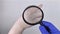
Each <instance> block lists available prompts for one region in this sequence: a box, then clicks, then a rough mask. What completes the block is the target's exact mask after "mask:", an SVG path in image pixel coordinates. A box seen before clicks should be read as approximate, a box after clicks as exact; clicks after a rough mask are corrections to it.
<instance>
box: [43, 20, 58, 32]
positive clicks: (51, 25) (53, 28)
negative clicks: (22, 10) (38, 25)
mask: <svg viewBox="0 0 60 34" xmlns="http://www.w3.org/2000/svg"><path fill="white" fill-rule="evenodd" d="M43 24H44V25H45V26H47V27H49V28H50V30H51V32H57V31H58V29H57V28H56V27H55V26H54V25H53V24H51V23H50V22H47V21H43Z"/></svg>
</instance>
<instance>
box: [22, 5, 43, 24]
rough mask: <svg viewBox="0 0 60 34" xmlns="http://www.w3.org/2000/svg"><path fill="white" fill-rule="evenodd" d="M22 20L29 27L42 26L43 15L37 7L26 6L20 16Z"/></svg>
mask: <svg viewBox="0 0 60 34" xmlns="http://www.w3.org/2000/svg"><path fill="white" fill-rule="evenodd" d="M22 17H23V20H24V21H25V23H27V24H29V25H36V24H42V20H43V18H44V13H43V11H42V9H41V8H39V7H38V6H34V5H32V6H28V7H27V8H26V9H25V10H24V11H23V14H22Z"/></svg>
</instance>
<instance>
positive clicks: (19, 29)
mask: <svg viewBox="0 0 60 34" xmlns="http://www.w3.org/2000/svg"><path fill="white" fill-rule="evenodd" d="M39 7H40V8H41V7H42V4H40V5H39ZM29 27H31V25H28V24H26V23H25V22H24V21H23V19H22V15H21V17H20V18H19V19H18V20H17V21H16V22H15V24H14V25H13V26H12V28H11V29H10V31H9V33H8V34H22V33H23V31H24V30H25V29H27V28H29Z"/></svg>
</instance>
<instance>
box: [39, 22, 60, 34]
mask: <svg viewBox="0 0 60 34" xmlns="http://www.w3.org/2000/svg"><path fill="white" fill-rule="evenodd" d="M43 24H44V25H45V26H47V27H49V29H50V32H48V31H47V30H46V28H45V27H44V26H40V27H39V29H40V31H41V33H42V34H60V31H59V30H58V29H57V28H56V27H55V26H54V25H53V24H51V23H50V22H47V21H43Z"/></svg>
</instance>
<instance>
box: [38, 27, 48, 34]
mask: <svg viewBox="0 0 60 34" xmlns="http://www.w3.org/2000/svg"><path fill="white" fill-rule="evenodd" d="M39 29H40V30H41V32H42V34H48V31H47V30H46V29H45V27H44V26H40V27H39Z"/></svg>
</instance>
